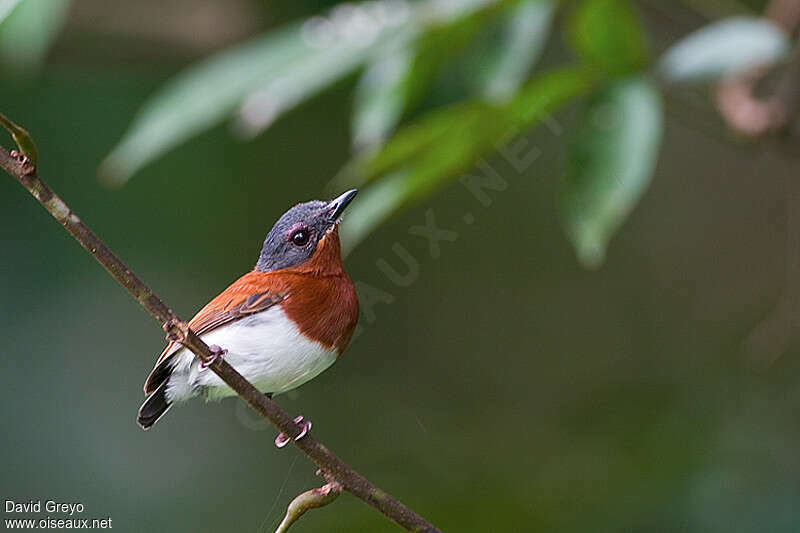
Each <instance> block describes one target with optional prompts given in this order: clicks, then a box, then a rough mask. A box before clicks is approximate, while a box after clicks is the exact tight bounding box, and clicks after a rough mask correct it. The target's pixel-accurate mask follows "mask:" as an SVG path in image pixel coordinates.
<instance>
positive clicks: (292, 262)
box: [137, 189, 358, 445]
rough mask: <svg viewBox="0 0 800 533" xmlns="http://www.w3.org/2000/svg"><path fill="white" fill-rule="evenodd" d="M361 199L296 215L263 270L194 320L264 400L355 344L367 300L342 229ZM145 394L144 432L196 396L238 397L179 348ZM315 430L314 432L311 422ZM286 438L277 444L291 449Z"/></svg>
mask: <svg viewBox="0 0 800 533" xmlns="http://www.w3.org/2000/svg"><path fill="white" fill-rule="evenodd" d="M357 192H358V191H356V190H355V189H353V190H351V191H347V192H346V193H344V194H342V195H341V196H339V197H338V198H335V199H333V200H331V201H330V202H321V201H312V202H306V203H302V204H298V205H296V206H294V207H292V208H291V209H289V211H287V212H286V213H284V215H283V216H282V217H281V218H280V219H279V220H278V221H277V222H276V223H275V225H274V226H273V227H272V229H271V230H270V232H269V234H268V235H267V238H266V240H265V241H264V247H263V248H262V250H261V254H260V255H259V257H258V262H257V263H256V266H255V269H254V270H253V271H252V272H248V273H247V274H245V275H244V276H242V277H241V278H239V279H238V280H236V281H235V282H234V283H233V284H232V285H231V286H230V287H228V288H227V289H225V290H224V291H222V293H221V294H220V295H219V296H217V297H216V298H214V299H213V300H211V301H210V302H209V303H208V305H206V306H205V307H204V308H203V309H201V310H200V312H199V313H197V314H196V315H195V316H194V318H192V320H191V321H190V322H189V327H190V328H192V330H193V331H194V332H195V333H197V334H198V335H199V336H200V337H201V338H202V339H203V340H204V341H205V342H206V343H207V344H208V345H209V346H210V347H211V348H212V351H215V352H216V353H218V354H220V355H223V354H224V357H225V359H226V360H227V361H228V362H229V363H230V364H231V366H233V367H234V368H235V369H236V370H238V371H239V372H240V373H241V374H242V375H243V376H244V377H245V378H247V379H248V380H249V381H250V382H251V383H253V384H254V385H255V386H256V387H257V388H258V389H259V390H261V391H262V392H265V393H268V394H270V395H271V394H279V393H282V392H286V391H288V390H291V389H294V388H295V387H299V386H300V385H302V384H303V383H305V382H307V381H308V380H310V379H312V378H314V377H316V376H317V375H319V374H320V372H322V371H323V370H325V369H326V368H328V367H329V366H331V365H332V364H333V363H334V361H336V359H337V358H338V357H339V355H341V353H342V351H344V349H345V348H346V347H347V344H348V343H349V342H350V337H351V336H352V334H353V330H354V329H355V327H356V322H357V321H358V299H357V298H356V291H355V288H354V287H353V282H352V281H351V280H350V278H349V277H348V276H347V274H346V273H345V271H344V268H343V266H342V258H341V252H340V248H339V233H338V224H339V221H340V220H341V216H342V212H343V211H344V209H345V208H346V207H347V205H348V204H349V203H350V202H351V201H352V200H353V198H354V197H355V195H356V193H357ZM144 392H145V394H146V395H147V399H146V400H145V401H144V403H143V404H142V406H141V408H139V416H138V417H137V422H138V423H139V425H140V426H142V428H144V429H147V428H149V427H150V426H152V425H153V424H155V423H156V422H157V421H158V419H159V418H161V416H163V415H164V413H165V412H166V411H167V410H168V409H169V408H170V406H171V405H172V404H174V403H179V402H182V401H184V400H188V399H189V398H192V397H194V396H203V397H205V398H207V399H218V398H224V397H226V396H232V395H234V392H233V391H232V390H231V389H230V388H229V387H228V386H227V385H225V383H224V382H223V381H222V380H221V379H220V378H219V377H218V376H217V375H216V374H215V373H213V372H211V371H210V370H208V369H207V368H205V366H204V365H203V364H202V363H201V361H200V360H199V359H198V358H197V357H195V355H194V354H193V353H192V352H191V351H189V350H187V349H186V348H184V347H183V346H182V345H181V344H179V343H176V342H172V343H170V344H169V345H168V346H167V347H166V349H165V350H164V351H163V352H162V353H161V356H160V357H159V358H158V361H156V365H155V368H153V371H152V372H151V373H150V375H149V376H148V377H147V381H146V382H145V384H144ZM297 421H298V422H302V418H301V417H298V419H297ZM305 424H306V425H305V426H303V427H304V430H305V431H307V430H308V428H309V427H310V423H309V422H306V423H305ZM305 431H304V432H303V434H305ZM280 439H281V436H279V439H278V440H276V444H279V445H281V444H285V441H280Z"/></svg>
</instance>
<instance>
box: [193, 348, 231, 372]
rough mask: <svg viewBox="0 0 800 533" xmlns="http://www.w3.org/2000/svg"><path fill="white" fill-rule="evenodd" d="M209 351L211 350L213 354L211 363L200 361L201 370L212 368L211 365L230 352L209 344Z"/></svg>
mask: <svg viewBox="0 0 800 533" xmlns="http://www.w3.org/2000/svg"><path fill="white" fill-rule="evenodd" d="M208 349H209V350H211V353H212V354H213V357H212V358H211V361H209V362H207V363H206V362H205V361H200V369H201V370H205V369H206V368H208V367H210V366H211V365H213V364H214V363H216V362H217V361H218V360H219V359H220V358H221V357H222V356H223V355H225V354H226V353H228V350H225V349H223V348H220V347H219V346H217V345H216V344H209V345H208Z"/></svg>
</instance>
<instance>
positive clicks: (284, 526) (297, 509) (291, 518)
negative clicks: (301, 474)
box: [275, 470, 342, 533]
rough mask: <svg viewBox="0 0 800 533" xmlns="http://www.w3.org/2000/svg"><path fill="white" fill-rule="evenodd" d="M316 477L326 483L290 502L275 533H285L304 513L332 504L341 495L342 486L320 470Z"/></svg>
mask: <svg viewBox="0 0 800 533" xmlns="http://www.w3.org/2000/svg"><path fill="white" fill-rule="evenodd" d="M317 475H319V476H323V477H324V478H325V480H326V481H327V483H325V484H324V485H323V486H321V487H319V488H318V489H311V490H307V491H305V492H304V493H302V494H300V495H299V496H297V498H295V499H294V500H292V502H291V503H290V504H289V506H288V507H287V508H286V516H284V517H283V520H282V521H281V523H280V525H278V529H276V530H275V533H286V532H287V531H289V528H290V527H292V524H294V523H295V522H297V520H299V519H300V517H301V516H303V515H304V514H305V512H306V511H310V510H311V509H317V508H318V507H324V506H325V505H328V504H329V503H331V502H333V500H335V499H336V498H338V497H339V494H341V493H342V485H341V484H340V483H339V482H338V481H336V480H335V479H334V478H333V476H330V475H328V474H326V473H325V472H323V471H322V470H317Z"/></svg>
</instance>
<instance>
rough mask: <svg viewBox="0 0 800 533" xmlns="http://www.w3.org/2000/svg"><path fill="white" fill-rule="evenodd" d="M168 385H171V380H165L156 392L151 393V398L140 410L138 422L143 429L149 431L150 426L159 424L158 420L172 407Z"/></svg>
mask: <svg viewBox="0 0 800 533" xmlns="http://www.w3.org/2000/svg"><path fill="white" fill-rule="evenodd" d="M167 383H169V380H164V381H163V382H162V383H161V385H159V386H158V388H156V390H154V391H153V392H152V393H150V396H148V397H147V399H146V400H145V401H144V403H143V404H142V406H141V407H140V408H139V415H138V416H137V417H136V422H138V423H139V425H140V426H142V429H149V428H150V426H152V425H153V424H155V423H156V422H158V419H159V418H161V417H162V416H164V413H166V412H167V410H168V409H169V408H170V406H171V405H172V402H170V401H169V400H168V399H167Z"/></svg>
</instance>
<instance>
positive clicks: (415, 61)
mask: <svg viewBox="0 0 800 533" xmlns="http://www.w3.org/2000/svg"><path fill="white" fill-rule="evenodd" d="M528 1H535V0H528ZM520 2H521V0H499V1H497V0H451V1H448V2H421V3H419V4H418V6H419V7H418V10H417V12H416V13H415V24H410V25H409V26H410V27H409V28H408V31H407V32H406V33H405V34H403V35H402V37H401V38H400V39H397V40H396V42H393V43H391V46H387V47H385V48H384V49H383V50H381V52H380V53H379V54H378V55H377V57H376V58H375V59H374V61H373V62H372V63H371V64H370V65H369V66H368V68H367V69H366V71H365V72H364V74H363V75H362V76H361V79H360V80H359V84H358V87H357V88H356V96H355V102H354V111H353V144H354V146H355V148H356V149H359V150H360V149H364V148H367V147H371V146H375V145H377V144H380V143H382V142H383V141H384V140H385V139H386V137H387V136H388V135H389V133H391V131H392V130H393V129H394V128H395V126H396V125H397V124H398V123H399V122H400V120H401V119H402V118H403V116H404V115H405V114H406V113H408V112H409V111H411V110H412V109H414V108H415V107H417V106H418V105H419V104H420V102H421V101H422V100H423V99H424V97H425V95H426V93H427V92H428V90H429V88H430V87H431V85H432V84H433V83H434V81H435V80H436V78H437V76H438V75H439V74H440V72H441V71H442V70H443V68H444V67H445V65H446V64H447V63H448V62H449V61H450V60H451V59H452V58H453V57H454V56H456V55H457V54H458V53H459V52H461V51H462V49H464V48H465V47H467V46H468V45H469V44H470V42H471V41H472V40H473V39H474V37H475V35H476V34H478V33H479V32H480V31H481V30H482V29H483V27H484V26H485V25H486V24H489V23H491V21H492V20H493V18H494V17H495V16H496V15H497V14H498V13H500V12H501V11H503V10H509V9H513V7H514V6H515V5H516V4H518V3H520ZM473 70H474V68H473Z"/></svg>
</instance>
